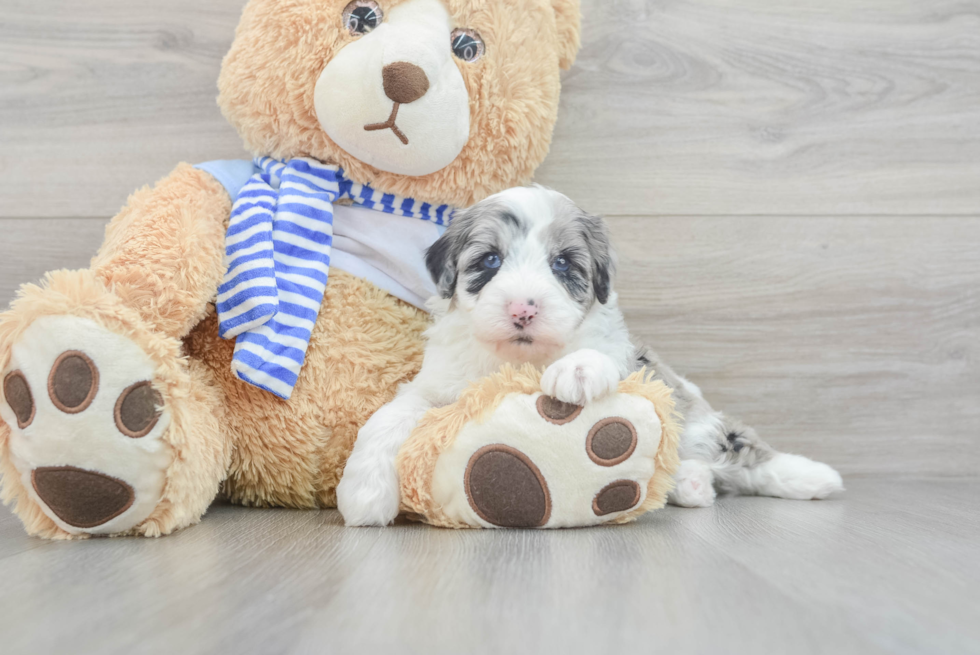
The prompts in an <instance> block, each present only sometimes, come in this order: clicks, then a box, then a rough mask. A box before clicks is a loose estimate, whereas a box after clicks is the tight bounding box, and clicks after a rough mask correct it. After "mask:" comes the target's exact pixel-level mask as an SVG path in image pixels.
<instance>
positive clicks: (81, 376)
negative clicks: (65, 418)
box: [48, 350, 99, 414]
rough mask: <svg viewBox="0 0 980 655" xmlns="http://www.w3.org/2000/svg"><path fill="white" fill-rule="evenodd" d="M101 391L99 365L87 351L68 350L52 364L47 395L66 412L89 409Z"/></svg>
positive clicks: (56, 405) (71, 412)
mask: <svg viewBox="0 0 980 655" xmlns="http://www.w3.org/2000/svg"><path fill="white" fill-rule="evenodd" d="M98 391H99V369H98V368H96V366H95V364H94V363H93V362H92V360H91V359H90V358H89V356H88V355H86V354H85V353H82V352H79V351H77V350H69V351H68V352H65V353H62V354H61V355H60V356H59V357H58V359H56V360H55V362H54V366H52V367H51V375H50V376H49V377H48V395H49V396H51V402H52V403H54V406H55V407H57V408H58V409H60V410H61V411H63V412H64V413H66V414H80V413H81V412H84V411H85V410H86V409H88V406H89V405H91V404H92V401H93V400H95V394H96V393H98Z"/></svg>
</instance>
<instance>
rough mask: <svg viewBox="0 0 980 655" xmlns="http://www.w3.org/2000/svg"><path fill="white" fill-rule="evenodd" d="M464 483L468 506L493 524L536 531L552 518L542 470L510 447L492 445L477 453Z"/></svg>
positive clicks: (472, 459) (471, 460) (469, 465)
mask: <svg viewBox="0 0 980 655" xmlns="http://www.w3.org/2000/svg"><path fill="white" fill-rule="evenodd" d="M464 484H465V489H466V497H467V499H468V500H469V503H470V507H472V508H473V511H474V512H476V513H477V515H478V516H479V517H480V518H481V519H483V520H484V521H486V522H487V523H490V524H492V525H497V526H500V527H503V528H538V527H541V526H543V525H544V524H546V523H547V522H548V519H549V518H550V517H551V496H550V494H549V493H548V485H547V483H546V482H545V480H544V477H543V476H542V475H541V471H540V470H538V467H537V466H535V465H534V462H532V461H531V460H530V459H529V458H528V456H527V455H525V454H524V453H522V452H520V451H519V450H516V449H514V448H511V447H510V446H504V445H502V444H493V445H489V446H484V447H483V448H481V449H480V450H478V451H476V453H474V454H473V456H472V457H471V458H470V461H469V464H468V465H467V467H466V476H465V481H464Z"/></svg>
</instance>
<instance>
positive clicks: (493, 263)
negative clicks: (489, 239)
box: [481, 252, 501, 269]
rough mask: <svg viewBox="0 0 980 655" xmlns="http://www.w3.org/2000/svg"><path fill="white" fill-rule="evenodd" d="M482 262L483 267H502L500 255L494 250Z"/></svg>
mask: <svg viewBox="0 0 980 655" xmlns="http://www.w3.org/2000/svg"><path fill="white" fill-rule="evenodd" d="M481 263H482V264H483V268H491V269H492V268H500V264H501V261H500V255H498V254H497V253H495V252H492V253H490V254H489V255H487V256H486V257H484V258H483V261H482V262H481Z"/></svg>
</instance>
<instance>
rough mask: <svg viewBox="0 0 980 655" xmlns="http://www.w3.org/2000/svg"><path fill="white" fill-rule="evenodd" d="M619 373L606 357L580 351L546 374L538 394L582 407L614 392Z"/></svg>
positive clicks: (608, 357) (551, 367)
mask: <svg viewBox="0 0 980 655" xmlns="http://www.w3.org/2000/svg"><path fill="white" fill-rule="evenodd" d="M619 380H620V372H619V367H618V366H617V365H616V362H615V361H613V359H612V358H611V357H610V356H609V355H605V354H603V353H600V352H599V351H597V350H592V349H590V348H583V349H582V350H576V351H575V352H573V353H572V354H570V355H566V356H565V357H562V358H561V359H559V360H558V361H557V362H555V363H554V364H552V365H551V366H549V367H548V368H547V370H545V372H544V375H543V376H542V377H541V390H542V391H543V392H544V393H546V394H547V395H549V396H552V397H554V398H557V399H558V400H560V401H562V402H563V403H571V404H573V405H585V404H587V403H589V402H591V401H593V400H595V399H597V398H602V397H603V396H607V395H609V394H611V393H613V392H615V391H616V387H617V386H618V385H619Z"/></svg>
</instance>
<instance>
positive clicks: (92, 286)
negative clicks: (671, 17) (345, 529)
mask: <svg viewBox="0 0 980 655" xmlns="http://www.w3.org/2000/svg"><path fill="white" fill-rule="evenodd" d="M578 31H579V11H578V2H577V0H445V1H442V0H378V1H377V2H375V1H374V0H354V1H353V2H350V1H349V0H251V1H250V2H249V3H248V4H247V5H246V7H245V10H244V14H243V16H242V19H241V23H240V25H239V27H238V31H237V34H236V38H235V41H234V44H233V46H232V49H231V51H230V52H229V54H228V55H227V57H226V58H225V61H224V64H223V67H222V71H221V76H220V80H219V88H220V96H219V104H220V106H221V108H222V110H223V112H224V113H225V115H226V116H227V118H228V120H229V121H230V122H231V123H232V124H233V125H234V126H235V127H236V128H237V129H238V131H239V133H240V134H241V136H242V138H243V140H244V142H245V144H246V146H247V147H248V149H249V150H251V151H252V152H253V153H254V154H255V155H256V156H257V157H260V158H259V159H256V160H255V161H254V162H211V163H209V164H205V165H201V166H198V167H193V166H190V165H187V164H181V165H180V166H178V167H177V168H176V169H175V170H174V171H173V172H172V173H171V174H170V175H169V176H167V177H166V178H164V179H163V180H161V181H160V182H158V183H157V185H156V186H155V187H154V188H152V189H149V188H147V189H143V190H141V191H138V192H137V193H135V194H134V195H133V196H132V197H131V198H130V200H129V203H128V205H127V206H126V207H125V208H124V209H123V210H122V211H121V213H120V214H119V215H118V216H116V217H115V218H114V219H113V220H112V222H111V223H110V224H109V226H108V228H107V231H106V238H105V243H104V244H103V246H102V248H101V250H100V251H99V253H98V254H97V255H96V256H95V257H94V259H93V260H92V264H91V267H90V268H89V269H87V270H81V271H57V272H54V273H51V274H49V275H48V276H47V277H46V279H45V281H44V283H43V284H42V286H34V285H26V286H25V287H23V289H22V290H21V292H20V294H19V296H18V299H17V300H16V301H14V303H13V304H12V307H11V309H10V310H9V311H7V312H6V313H4V314H3V315H2V316H0V377H2V381H3V384H2V394H3V397H2V402H0V417H2V419H3V422H2V423H0V467H2V468H0V471H2V475H3V491H2V497H3V499H4V501H6V502H11V501H13V502H14V503H15V507H14V511H15V512H16V514H17V515H18V516H19V517H20V518H21V520H22V521H23V523H24V525H25V527H26V529H27V531H28V532H29V533H31V534H34V535H40V536H43V537H49V538H68V537H85V536H88V535H94V534H114V535H115V534H131V535H145V536H159V535H164V534H168V533H170V532H172V531H174V530H176V529H179V528H182V527H185V526H188V525H191V524H193V523H195V522H197V521H198V520H200V518H201V516H202V515H203V514H204V512H205V511H206V509H207V508H208V506H209V505H210V504H211V502H212V501H213V500H214V498H215V496H216V495H217V494H218V492H219V490H220V491H221V492H223V494H224V495H226V496H227V498H229V499H230V500H231V501H232V502H235V503H239V504H242V505H249V506H282V507H295V508H317V507H333V506H334V505H335V488H336V486H337V483H338V480H339V479H340V476H341V473H342V471H343V467H344V463H345V461H346V458H347V456H348V455H349V453H350V451H351V448H352V444H353V442H354V439H355V438H356V435H357V431H358V429H359V427H360V426H361V425H362V424H363V423H364V422H365V421H366V420H367V418H368V417H369V416H370V415H371V414H372V413H373V412H374V411H375V410H376V409H377V408H378V407H380V406H381V405H382V404H383V403H385V402H387V401H388V400H390V399H391V397H392V396H393V395H394V393H395V391H396V388H397V386H398V385H399V383H401V382H403V381H406V380H408V379H410V378H411V377H412V376H413V375H414V374H415V373H416V372H417V370H418V368H419V365H420V363H421V358H422V349H423V341H422V332H423V330H424V329H425V328H426V325H427V316H426V314H425V312H424V311H423V309H422V305H423V303H424V300H425V297H426V296H427V295H428V293H430V292H431V289H430V282H429V281H428V280H427V279H425V277H424V275H425V274H424V271H425V269H424V265H423V256H424V250H425V248H426V247H428V246H429V245H431V243H432V242H433V241H435V239H436V238H437V237H438V235H439V234H440V231H441V229H443V226H444V225H445V224H446V223H447V222H449V221H450V220H451V217H452V214H453V208H455V207H465V206H468V205H470V204H472V203H474V202H475V201H478V200H481V199H482V198H484V197H486V196H487V195H489V194H491V193H494V192H497V191H499V190H501V189H504V188H506V187H508V186H512V185H516V184H521V183H524V182H525V181H527V180H528V179H529V178H530V177H531V175H532V173H533V172H534V170H535V168H536V167H537V166H538V165H539V164H540V163H541V161H542V160H543V159H544V157H545V155H546V153H547V151H548V146H549V141H550V135H551V132H552V128H553V126H554V123H555V120H556V116H557V108H558V97H559V88H560V81H559V69H560V68H567V67H568V66H570V64H571V63H572V60H573V58H574V56H575V54H576V51H577V48H578ZM222 336H224V337H225V338H222ZM501 375H503V376H504V377H505V378H506V380H509V382H507V384H504V387H505V388H507V389H509V390H510V392H511V393H512V394H516V396H514V397H515V398H525V399H530V400H529V401H528V402H531V401H533V402H538V400H536V399H537V398H538V397H539V396H540V394H537V395H534V390H535V384H536V380H535V376H534V374H533V373H529V372H527V371H525V372H523V373H522V374H521V375H523V377H520V381H519V382H515V381H514V378H513V375H515V373H513V372H510V373H506V372H505V373H502V374H501ZM507 376H511V377H507ZM485 384H489V385H491V386H490V387H489V388H497V389H499V388H503V387H499V384H501V383H500V381H499V380H497V381H494V380H490V381H487V382H486V383H485ZM624 384H627V383H624ZM493 385H498V386H497V387H494V386H493ZM627 386H628V390H626V391H625V392H624V394H623V395H622V396H615V397H614V399H615V398H620V399H621V400H622V401H623V402H624V403H626V404H627V405H628V404H629V402H633V401H630V400H629V399H630V398H633V399H635V398H637V397H643V398H646V399H647V401H653V402H652V403H651V402H646V401H645V402H646V406H645V407H640V406H635V407H632V408H630V407H627V406H625V405H622V403H621V405H620V406H615V407H613V406H610V407H605V408H602V407H599V408H592V407H589V408H585V412H586V413H587V414H589V416H588V417H586V418H583V419H582V421H585V420H586V419H587V420H589V421H594V422H596V423H597V422H598V421H600V420H601V418H602V417H603V416H606V415H607V414H610V413H612V414H615V413H616V412H619V413H624V412H625V413H626V414H629V415H630V416H632V417H633V423H630V421H629V420H627V419H623V421H621V422H623V423H624V425H625V424H629V425H634V432H632V433H630V434H632V437H631V438H632V439H633V440H634V441H636V440H637V439H638V440H639V441H638V442H637V443H640V446H639V447H638V446H637V445H636V443H633V444H632V445H631V446H630V447H631V448H633V449H637V448H639V450H640V451H643V452H642V453H641V454H638V455H637V458H640V457H645V458H646V459H647V460H649V461H648V463H647V465H645V466H646V468H644V471H643V472H642V473H641V474H637V475H639V478H640V479H641V481H642V482H643V484H639V483H637V482H634V486H630V487H629V489H625V490H624V488H620V487H622V485H620V487H617V488H616V489H619V490H618V491H616V490H615V489H614V493H612V495H610V492H608V491H607V492H606V495H605V499H606V500H604V501H603V500H602V496H601V494H600V495H596V492H598V491H599V490H598V489H596V490H592V491H589V490H585V491H582V492H581V493H585V494H587V495H588V496H589V498H592V497H593V496H594V497H595V501H594V503H585V504H586V506H587V507H588V508H592V509H593V510H594V513H593V517H600V516H601V517H603V519H602V520H606V519H608V520H622V519H625V518H628V517H629V516H631V515H633V514H635V513H636V511H638V510H639V509H641V508H642V509H646V508H649V507H653V506H658V505H662V503H663V495H664V493H665V488H666V487H665V485H666V484H667V482H666V480H669V477H670V473H671V472H672V470H673V467H674V466H676V457H673V455H672V448H676V434H675V432H676V430H675V428H673V427H672V426H673V423H672V419H671V418H670V413H671V405H670V400H669V397H668V395H667V394H666V393H665V392H664V390H663V389H661V388H660V387H658V386H657V385H649V384H646V385H645V384H644V383H642V381H639V380H632V381H631V382H630V383H629V384H628V385H627ZM487 388H488V387H480V386H478V387H477V388H475V389H476V390H475V391H474V392H473V393H474V394H477V396H479V394H480V393H484V392H486V389H487ZM480 389H482V390H483V391H482V392H481V391H480ZM629 393H633V394H634V395H632V396H630V395H628V394H629ZM477 396H474V395H470V396H466V397H464V399H462V400H461V401H460V403H462V405H461V406H460V407H456V406H453V407H449V408H443V409H441V410H438V413H436V415H435V418H431V420H430V417H427V419H426V421H423V426H421V427H420V431H419V435H421V436H416V437H413V439H412V441H411V442H410V443H409V444H406V454H405V455H404V457H403V458H402V459H401V460H400V466H401V467H402V468H401V471H402V477H403V479H404V484H405V498H406V502H405V509H407V510H409V511H412V512H415V513H418V514H420V515H422V518H424V519H425V520H429V521H430V522H432V523H436V524H440V525H454V526H461V525H545V524H547V523H548V521H549V519H548V516H550V514H551V513H552V511H551V509H548V511H545V510H544V508H545V505H547V506H548V508H551V507H552V506H553V505H554V504H555V503H558V504H560V502H559V501H560V498H559V500H555V497H556V494H557V497H564V496H563V494H564V495H567V492H566V491H563V490H564V489H565V488H566V487H568V485H569V484H570V482H569V481H568V480H565V481H564V482H559V481H554V482H553V483H552V487H554V489H553V490H552V491H551V492H542V493H544V494H545V495H547V496H548V500H547V502H545V500H543V498H544V496H543V495H542V493H538V492H537V491H534V489H532V490H531V492H530V493H531V495H530V496H527V497H526V498H524V500H525V501H526V502H525V505H527V506H529V507H531V508H532V509H531V510H527V511H525V510H521V511H524V514H520V515H518V516H516V517H515V516H513V515H512V514H513V513H512V512H510V510H507V509H506V508H503V509H501V507H500V506H499V503H500V502H501V498H504V499H505V500H506V498H505V497H506V495H507V493H511V492H512V491H513V490H512V489H511V490H507V489H504V490H501V489H497V490H496V491H494V490H493V489H490V490H489V491H488V492H487V493H488V494H489V495H487V493H484V494H483V495H482V496H480V493H482V492H480V491H479V489H480V488H481V484H482V483H481V482H480V481H479V480H476V482H474V481H473V476H474V475H476V476H477V477H478V478H479V476H480V475H483V476H484V478H486V475H487V471H486V470H485V469H486V463H487V462H489V460H487V462H484V465H482V468H481V467H480V466H478V467H477V470H476V473H473V471H472V470H470V471H469V472H467V473H466V480H465V481H464V480H462V479H460V480H459V481H458V482H459V484H457V485H456V486H457V487H458V488H450V487H452V486H453V484H455V483H454V482H452V481H449V482H446V481H445V480H443V478H442V477H439V476H435V478H434V477H433V476H434V475H435V474H434V473H433V471H434V470H435V468H438V466H437V465H438V463H439V461H442V460H440V459H439V458H440V456H442V455H446V456H447V457H448V456H449V455H450V454H452V453H456V455H454V456H455V457H457V458H459V457H464V456H465V455H466V452H464V451H465V448H463V449H462V450H460V448H456V449H455V450H454V448H453V444H454V443H456V442H455V439H456V438H457V437H459V438H460V439H462V438H463V436H465V435H464V433H465V432H466V429H467V427H468V426H469V427H473V426H476V425H478V424H479V422H480V421H481V420H485V419H486V418H487V416H488V415H487V412H492V411H493V410H495V408H497V407H499V406H500V403H501V402H511V401H508V400H506V399H505V398H504V397H503V396H500V394H499V393H498V394H491V397H489V398H485V400H486V403H485V405H484V407H483V408H482V409H479V411H478V410H477V409H475V408H474V407H473V406H472V402H473V398H474V397H477ZM287 398H288V400H287ZM467 399H468V400H467ZM623 399H625V400H623ZM514 402H518V401H514ZM521 402H523V401H521ZM540 402H545V401H543V400H542V401H540ZM549 402H550V401H549ZM610 402H614V400H610ZM467 403H469V404H467ZM525 404H526V403H525ZM532 404H533V403H532ZM634 404H635V403H634ZM548 406H550V405H548ZM522 407H523V405H522ZM530 407H531V406H530V405H528V406H527V407H524V409H523V410H522V411H530V409H529V408H530ZM580 409H581V408H580ZM454 410H459V411H458V413H457V414H455V415H454V414H453V412H454ZM620 410H622V411H620ZM630 412H632V413H630ZM579 413H581V412H579ZM539 414H540V417H541V422H542V423H545V422H546V420H545V419H546V414H547V412H545V413H540V412H539ZM593 415H594V416H593ZM576 416H577V415H576ZM454 417H455V418H454ZM447 420H448V421H450V422H451V423H452V424H453V426H454V427H453V430H452V431H447V430H442V431H441V432H438V433H437V434H433V433H431V430H432V426H433V425H437V424H438V425H442V423H440V421H441V422H445V421H447ZM433 421H434V422H435V423H434V422H433ZM550 424H551V425H552V427H556V428H557V427H560V425H561V423H560V422H559V423H555V422H554V420H552V422H551V423H550ZM569 425H571V424H570V423H569ZM426 426H428V429H429V432H425V430H426ZM636 426H639V427H638V428H637V427H636ZM443 427H445V426H443ZM569 429H572V428H569ZM623 429H625V428H623ZM637 429H639V430H640V432H641V434H640V435H639V437H638V436H637V434H636V430H637ZM574 430H577V431H578V432H582V434H581V439H582V440H583V448H584V447H585V446H584V443H585V441H584V440H586V439H589V436H588V435H589V426H587V425H584V423H583V424H581V425H578V427H575V428H574ZM627 432H628V430H627ZM426 434H428V436H425V435H426ZM623 434H626V433H625V432H621V433H620V436H622V435H623ZM461 435H462V436H461ZM481 438H482V437H481ZM481 438H476V437H474V438H473V439H475V441H473V443H476V442H479V441H480V439H481ZM515 438H517V437H516V436H515ZM593 438H594V437H593ZM614 441H615V439H614ZM460 443H462V442H460ZM583 452H584V451H583ZM631 452H632V450H631ZM423 455H424V456H423ZM514 457H517V459H518V460H520V461H522V462H523V461H525V460H527V456H522V455H520V454H518V455H515V456H514ZM521 457H523V458H524V459H521ZM658 457H659V459H657V458H658ZM672 457H673V459H672ZM504 459H506V457H505V458H504ZM655 460H656V462H657V464H656V471H654V466H653V465H652V464H650V462H654V461H655ZM445 461H447V462H448V460H445ZM504 464H505V467H506V466H510V468H511V470H513V469H514V467H513V466H512V464H513V462H511V461H510V460H507V461H506V462H504ZM445 466H449V464H448V463H445V464H444V466H443V468H444V467H445ZM532 466H533V464H532ZM518 468H519V467H518ZM440 470H441V469H440ZM610 475H612V474H610ZM443 477H444V476H443ZM525 477H526V476H525ZM539 477H540V476H539ZM607 477H608V475H607ZM613 477H615V476H614V475H613ZM634 477H636V476H634ZM654 477H656V478H657V481H656V484H654V482H653V478H654ZM434 479H436V482H433V480H434ZM648 482H649V484H647V483H648ZM437 483H438V484H437ZM433 485H435V487H433ZM555 485H557V486H555ZM483 486H484V487H486V485H485V484H484V485H483ZM491 486H492V485H491ZM531 486H532V487H534V485H531ZM536 488H538V489H541V488H544V489H547V484H544V486H542V485H540V484H539V485H538V486H537V487H536ZM474 494H476V495H477V496H479V497H478V498H474ZM494 494H496V496H495V495H494ZM501 494H503V496H501ZM535 494H537V495H535ZM627 496H629V498H626V497H627ZM460 498H463V499H466V498H468V500H465V501H461V500H460ZM610 498H613V499H615V500H616V502H614V503H612V504H611V505H610V504H609V503H610ZM626 501H628V502H626ZM460 502H465V503H466V504H467V506H468V507H470V510H472V512H470V510H465V508H462V509H461V508H459V507H458V505H459V503H460ZM495 503H496V504H495ZM603 503H605V504H603ZM593 504H594V505H595V506H594V507H593ZM452 507H455V508H456V509H451V508H452ZM535 507H537V509H534V508H535ZM603 507H607V508H613V509H614V510H615V511H610V512H606V513H605V514H603V513H602V512H604V511H605V510H604V509H603ZM474 508H475V509H474ZM481 508H482V509H481ZM495 508H496V509H495ZM528 511H530V514H528V513H527V512H528ZM468 512H470V513H468ZM495 512H497V513H496V514H495ZM501 512H502V513H501ZM509 512H510V513H509ZM498 514H499V515H498ZM563 516H564V518H563V519H562V520H564V521H565V522H566V524H567V523H568V522H569V521H571V522H572V523H574V522H575V519H568V516H572V515H570V514H569V515H563ZM476 517H478V518H476ZM529 517H530V518H529ZM588 522H596V521H594V520H593V519H589V520H588V521H585V523H588Z"/></svg>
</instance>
